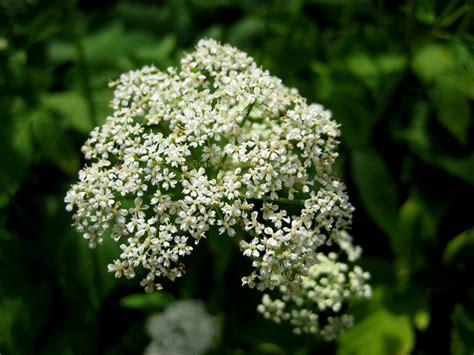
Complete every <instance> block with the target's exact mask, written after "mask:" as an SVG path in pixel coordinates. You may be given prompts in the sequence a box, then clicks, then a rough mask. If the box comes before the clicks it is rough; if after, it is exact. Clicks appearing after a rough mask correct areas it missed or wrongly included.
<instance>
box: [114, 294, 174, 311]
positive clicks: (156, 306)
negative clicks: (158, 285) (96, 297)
mask: <svg viewBox="0 0 474 355" xmlns="http://www.w3.org/2000/svg"><path fill="white" fill-rule="evenodd" d="M173 300H174V299H173V297H172V296H171V295H170V294H168V293H166V292H164V291H155V292H152V293H145V292H143V293H137V294H133V295H128V296H125V297H124V298H122V299H121V300H120V305H121V306H122V307H125V308H131V309H139V310H155V311H156V310H161V309H163V308H164V307H166V306H167V305H168V304H170V303H171V302H173Z"/></svg>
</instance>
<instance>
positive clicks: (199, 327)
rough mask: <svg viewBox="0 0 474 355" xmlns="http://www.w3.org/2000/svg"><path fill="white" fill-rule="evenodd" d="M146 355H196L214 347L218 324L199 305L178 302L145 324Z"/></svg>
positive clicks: (194, 301) (192, 302)
mask: <svg viewBox="0 0 474 355" xmlns="http://www.w3.org/2000/svg"><path fill="white" fill-rule="evenodd" d="M147 331H148V334H149V335H150V337H151V339H152V340H151V343H150V344H149V345H148V347H147V348H146V350H145V355H199V354H205V353H206V352H207V351H209V349H210V348H212V346H213V345H214V342H215V340H216V336H217V322H216V320H215V319H214V318H213V317H212V316H211V315H209V313H207V311H206V309H205V307H204V305H203V303H202V302H200V301H196V300H185V301H177V302H175V303H173V304H172V305H171V306H169V307H168V308H166V310H165V311H164V312H163V313H160V314H157V315H155V316H153V317H151V318H150V319H149V320H148V322H147Z"/></svg>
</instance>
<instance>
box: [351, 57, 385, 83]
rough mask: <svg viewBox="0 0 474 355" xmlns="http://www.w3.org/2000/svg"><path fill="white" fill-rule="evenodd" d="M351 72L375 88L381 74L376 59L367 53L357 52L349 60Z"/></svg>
mask: <svg viewBox="0 0 474 355" xmlns="http://www.w3.org/2000/svg"><path fill="white" fill-rule="evenodd" d="M347 67H348V69H349V71H350V72H352V73H353V74H354V75H356V76H357V77H358V78H359V79H361V80H362V81H363V82H364V83H365V84H366V85H367V86H368V87H369V88H371V89H375V88H376V87H377V84H378V77H379V75H380V72H379V69H378V68H377V64H376V63H375V61H374V59H373V58H372V57H371V56H369V55H368V54H367V53H356V54H353V55H351V56H350V57H349V58H348V60H347Z"/></svg>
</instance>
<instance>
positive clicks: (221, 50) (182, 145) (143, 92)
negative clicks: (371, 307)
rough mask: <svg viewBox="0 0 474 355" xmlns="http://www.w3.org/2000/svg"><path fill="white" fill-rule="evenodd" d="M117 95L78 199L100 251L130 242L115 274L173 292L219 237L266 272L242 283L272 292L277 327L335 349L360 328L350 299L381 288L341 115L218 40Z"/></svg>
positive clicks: (73, 200)
mask: <svg viewBox="0 0 474 355" xmlns="http://www.w3.org/2000/svg"><path fill="white" fill-rule="evenodd" d="M112 86H113V87H114V88H115V94H114V99H113V101H112V107H113V110H114V113H113V115H112V116H110V117H108V118H107V121H106V122H105V124H104V125H103V126H102V127H98V128H95V129H94V130H93V131H92V133H91V134H90V137H89V139H88V140H87V142H86V143H85V145H84V147H83V153H84V155H85V158H86V159H87V161H88V164H87V165H86V166H85V167H84V168H83V169H82V170H81V171H80V173H79V181H78V182H77V183H76V184H74V185H73V186H72V187H71V189H70V190H69V191H68V193H67V196H66V198H65V201H66V204H67V209H68V210H69V211H74V221H75V223H74V225H75V227H76V228H77V230H78V231H79V232H81V233H82V234H83V235H84V238H86V239H87V240H88V241H89V245H90V247H92V248H93V247H95V246H96V245H97V244H100V243H101V242H102V238H103V236H104V234H105V233H106V232H107V231H111V235H112V238H113V239H114V240H115V241H116V242H117V243H119V244H120V248H121V253H120V255H118V257H117V259H116V260H114V261H113V262H112V263H111V264H110V265H109V271H110V272H113V273H115V276H116V277H121V276H122V275H125V276H126V277H128V278H133V277H134V276H135V273H136V270H137V269H138V268H141V269H144V270H145V271H146V272H145V275H144V278H143V279H142V280H141V285H142V286H143V287H144V288H145V290H146V291H148V292H150V291H153V290H159V289H161V288H162V286H161V284H160V282H159V280H160V278H168V279H170V280H175V279H176V278H177V277H181V276H183V274H184V272H185V267H184V264H183V263H182V260H183V258H184V257H185V256H186V255H188V254H190V253H191V252H192V251H193V248H194V247H195V246H196V245H197V244H198V243H199V242H201V241H202V240H203V239H205V238H206V237H208V236H210V235H211V234H212V235H215V234H216V233H218V234H221V235H222V236H221V237H222V238H226V237H230V238H234V239H235V240H236V242H237V243H238V245H239V246H240V249H241V251H242V253H243V255H244V256H246V257H247V258H249V262H251V263H252V265H253V267H254V271H253V272H252V273H251V274H250V275H246V276H244V277H243V278H242V283H243V284H244V285H247V286H249V287H251V288H254V287H255V288H257V289H258V290H260V291H263V292H265V294H264V295H263V299H262V303H261V305H259V306H258V311H259V312H261V313H262V314H263V315H264V316H265V317H266V318H269V319H272V320H274V321H275V322H281V321H289V322H290V323H291V324H292V325H293V326H294V330H295V332H296V333H301V332H311V333H318V334H321V335H323V337H325V338H327V339H332V338H334V337H335V336H337V335H338V334H339V333H340V332H341V331H342V330H343V329H344V328H346V327H348V326H350V324H351V323H352V317H351V316H349V315H346V314H344V312H343V311H342V310H343V309H344V307H343V304H344V302H346V301H347V300H348V299H350V298H353V297H369V296H370V293H371V290H370V287H369V285H368V284H367V280H368V278H369V275H368V273H366V272H364V271H363V270H362V269H361V268H360V267H358V266H354V262H355V261H356V260H357V259H358V258H359V255H360V253H361V249H360V247H357V246H355V245H353V243H352V238H351V236H350V235H349V234H348V233H347V229H348V228H349V227H350V224H351V218H352V212H353V207H352V205H351V204H350V203H349V200H348V196H347V193H346V191H345V186H344V184H343V183H342V182H341V181H340V180H338V178H337V177H336V176H335V174H334V171H333V170H332V166H333V164H334V161H335V159H336V158H337V156H338V153H337V147H338V144H339V141H338V137H339V134H340V132H339V129H338V125H337V124H336V122H334V121H333V120H331V113H330V112H329V111H326V110H324V108H323V107H322V106H321V105H318V104H311V105H309V104H308V103H307V102H306V100H305V99H304V98H303V97H301V96H300V95H299V94H298V92H297V90H295V89H290V88H287V87H286V86H284V85H283V84H282V82H281V80H280V79H278V78H276V77H273V76H271V75H270V74H269V73H268V71H265V70H262V69H261V68H259V67H258V66H257V65H256V64H255V62H254V60H253V59H252V58H250V57H249V56H247V55H246V54H245V53H243V52H241V51H239V50H237V49H235V48H233V47H231V46H229V45H221V44H219V43H218V42H216V41H214V40H210V39H207V40H201V41H200V42H199V43H198V45H197V47H196V49H195V51H194V52H192V53H190V54H187V55H186V56H184V58H183V59H182V60H181V64H180V66H179V67H178V68H168V69H167V70H166V71H160V70H158V69H156V68H155V67H151V66H148V67H144V68H143V69H141V70H138V71H132V72H129V73H127V74H123V75H122V76H121V77H120V79H119V80H117V81H116V82H114V83H112ZM214 237H215V236H214Z"/></svg>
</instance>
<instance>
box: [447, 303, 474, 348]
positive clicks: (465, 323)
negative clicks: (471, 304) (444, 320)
mask: <svg viewBox="0 0 474 355" xmlns="http://www.w3.org/2000/svg"><path fill="white" fill-rule="evenodd" d="M451 321H452V324H453V327H452V331H451V354H453V355H464V354H473V353H474V337H473V336H472V335H473V334H474V315H473V314H472V312H469V311H468V310H467V309H466V308H465V306H464V305H461V304H456V306H455V307H454V311H453V313H452V315H451Z"/></svg>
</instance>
